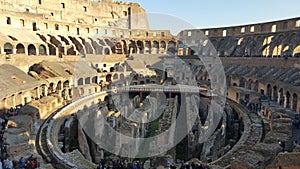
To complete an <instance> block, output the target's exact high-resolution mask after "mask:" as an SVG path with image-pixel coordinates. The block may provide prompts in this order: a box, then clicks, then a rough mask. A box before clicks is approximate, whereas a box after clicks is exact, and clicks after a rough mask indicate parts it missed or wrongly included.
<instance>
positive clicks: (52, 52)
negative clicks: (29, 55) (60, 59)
mask: <svg viewBox="0 0 300 169" xmlns="http://www.w3.org/2000/svg"><path fill="white" fill-rule="evenodd" d="M48 47H49V55H56V48H55V46H53V45H51V44H48Z"/></svg>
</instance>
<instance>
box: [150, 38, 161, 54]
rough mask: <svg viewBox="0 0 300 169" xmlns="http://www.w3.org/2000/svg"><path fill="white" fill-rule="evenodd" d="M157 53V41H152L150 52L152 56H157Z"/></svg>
mask: <svg viewBox="0 0 300 169" xmlns="http://www.w3.org/2000/svg"><path fill="white" fill-rule="evenodd" d="M158 51H159V42H158V41H153V47H152V52H151V53H154V54H157V53H158Z"/></svg>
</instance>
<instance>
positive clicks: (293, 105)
mask: <svg viewBox="0 0 300 169" xmlns="http://www.w3.org/2000/svg"><path fill="white" fill-rule="evenodd" d="M297 103H298V95H297V94H296V93H294V94H293V98H292V111H297Z"/></svg>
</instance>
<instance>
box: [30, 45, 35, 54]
mask: <svg viewBox="0 0 300 169" xmlns="http://www.w3.org/2000/svg"><path fill="white" fill-rule="evenodd" d="M28 55H36V49H35V46H34V45H33V44H30V45H28Z"/></svg>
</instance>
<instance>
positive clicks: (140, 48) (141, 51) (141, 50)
mask: <svg viewBox="0 0 300 169" xmlns="http://www.w3.org/2000/svg"><path fill="white" fill-rule="evenodd" d="M136 44H137V47H138V52H139V54H143V53H144V43H143V42H142V41H140V40H139V41H137V43H136Z"/></svg>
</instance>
